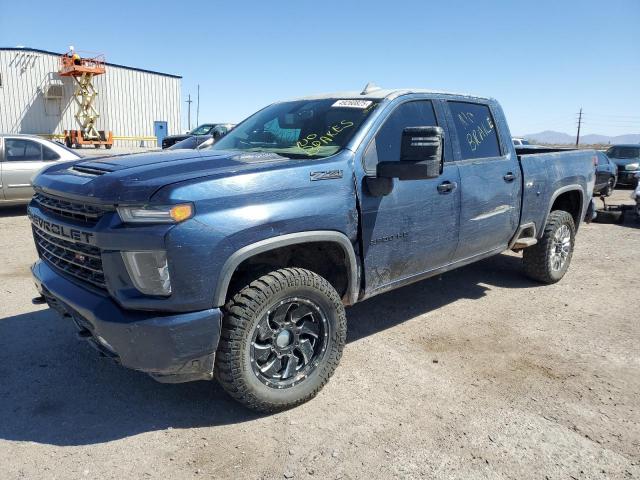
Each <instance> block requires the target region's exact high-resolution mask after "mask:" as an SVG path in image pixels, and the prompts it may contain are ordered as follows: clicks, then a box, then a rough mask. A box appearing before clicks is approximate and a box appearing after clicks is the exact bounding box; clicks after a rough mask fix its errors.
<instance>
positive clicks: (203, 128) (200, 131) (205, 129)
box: [189, 124, 215, 135]
mask: <svg viewBox="0 0 640 480" xmlns="http://www.w3.org/2000/svg"><path fill="white" fill-rule="evenodd" d="M214 126H215V125H211V124H204V125H200V126H199V127H196V128H194V129H193V130H191V131H190V132H189V133H190V134H191V135H206V134H207V133H209V130H211V128H212V127H214Z"/></svg>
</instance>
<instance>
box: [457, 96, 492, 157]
mask: <svg viewBox="0 0 640 480" xmlns="http://www.w3.org/2000/svg"><path fill="white" fill-rule="evenodd" d="M448 103H449V109H450V110H451V113H452V115H453V122H454V124H455V127H456V133H457V134H458V141H459V143H460V153H461V155H462V160H466V159H468V158H485V157H499V156H500V145H499V143H498V134H497V132H496V127H495V123H494V121H493V117H492V116H491V111H490V110H489V107H488V106H487V105H479V104H477V103H466V102H448Z"/></svg>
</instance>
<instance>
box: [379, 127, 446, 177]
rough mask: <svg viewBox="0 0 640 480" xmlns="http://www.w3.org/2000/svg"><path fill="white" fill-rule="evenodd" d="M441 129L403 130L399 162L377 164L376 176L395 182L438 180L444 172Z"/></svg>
mask: <svg viewBox="0 0 640 480" xmlns="http://www.w3.org/2000/svg"><path fill="white" fill-rule="evenodd" d="M443 138H444V130H443V129H442V128H441V127H406V128H405V129H404V130H403V131H402V139H401V141H402V143H401V147H400V161H398V162H385V161H383V162H379V163H378V167H377V175H378V177H381V178H397V179H398V180H423V179H427V178H437V177H439V176H440V175H441V174H442V169H443V166H444V164H443V161H444V159H443Z"/></svg>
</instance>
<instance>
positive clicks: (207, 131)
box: [162, 123, 234, 149]
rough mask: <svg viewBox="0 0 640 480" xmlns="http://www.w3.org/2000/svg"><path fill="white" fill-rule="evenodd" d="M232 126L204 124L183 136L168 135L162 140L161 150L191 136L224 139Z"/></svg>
mask: <svg viewBox="0 0 640 480" xmlns="http://www.w3.org/2000/svg"><path fill="white" fill-rule="evenodd" d="M233 127H234V125H233V124H232V123H205V124H202V125H200V126H198V127H196V128H194V129H193V130H191V131H190V132H187V133H185V134H183V135H169V136H168V137H164V138H163V139H162V148H163V149H165V148H169V147H170V146H172V145H173V144H175V143H177V142H179V141H181V140H184V139H186V138H189V137H193V136H201V135H211V136H212V137H213V138H214V139H215V140H217V139H219V138H222V137H224V136H225V135H226V134H227V133H228V132H229V131H230V130H231V129H232V128H233Z"/></svg>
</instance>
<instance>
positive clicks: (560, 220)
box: [522, 210, 576, 284]
mask: <svg viewBox="0 0 640 480" xmlns="http://www.w3.org/2000/svg"><path fill="white" fill-rule="evenodd" d="M563 225H566V226H567V227H568V228H569V231H570V235H571V248H570V251H569V255H568V258H567V259H566V261H565V263H564V265H563V266H562V268H560V269H559V270H553V268H552V267H551V256H552V253H553V248H554V241H553V239H554V236H555V234H556V232H557V231H558V230H559V229H560V228H562V226H563ZM575 236H576V226H575V223H574V221H573V217H572V216H571V214H569V213H568V212H565V211H563V210H554V211H553V212H551V213H550V214H549V218H548V219H547V224H546V225H545V227H544V233H543V235H542V238H540V239H539V240H538V243H536V244H535V245H533V246H532V247H529V248H525V249H524V251H523V254H522V256H523V258H522V260H523V265H524V272H525V274H526V275H527V276H528V277H529V278H531V279H533V280H536V281H538V282H541V283H547V284H551V283H556V282H557V281H559V280H560V279H561V278H562V277H564V274H565V273H566V272H567V269H568V268H569V265H570V264H571V257H572V256H573V248H574V245H575Z"/></svg>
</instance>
